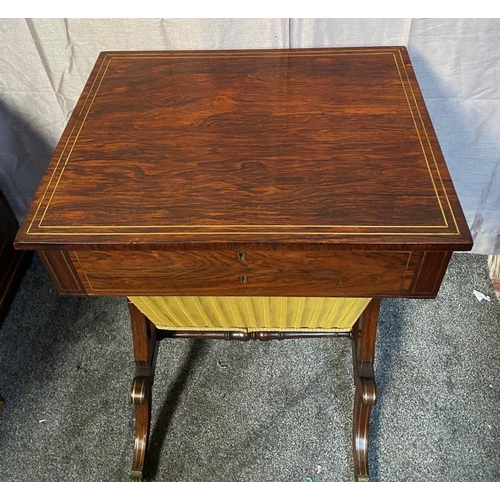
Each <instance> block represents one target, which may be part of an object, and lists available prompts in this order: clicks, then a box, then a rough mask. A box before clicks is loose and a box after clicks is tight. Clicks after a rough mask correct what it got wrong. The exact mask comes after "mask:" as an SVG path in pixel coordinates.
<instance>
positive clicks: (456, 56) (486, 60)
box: [0, 19, 500, 254]
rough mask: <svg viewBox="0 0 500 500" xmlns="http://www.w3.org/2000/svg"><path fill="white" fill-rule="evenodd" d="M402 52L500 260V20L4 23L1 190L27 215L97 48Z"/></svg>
mask: <svg viewBox="0 0 500 500" xmlns="http://www.w3.org/2000/svg"><path fill="white" fill-rule="evenodd" d="M370 45H405V46H406V47H407V48H408V51H409V53H410V57H411V59H412V62H413V64H414V68H415V72H416V74H417V78H418V80H419V82H420V85H421V88H422V92H423V94H424V97H425V100H426V103H427V106H428V108H429V112H430V115H431V118H432V121H433V123H434V127H435V129H436V132H437V135H438V138H439V141H440V143H441V147H442V149H443V153H444V156H445V158H446V161H447V164H448V167H449V169H450V172H451V175H452V178H453V181H454V184H455V187H456V190H457V192H458V195H459V198H460V201H461V203H462V207H463V209H464V211H465V215H466V217H467V221H468V223H469V227H470V228H471V232H472V236H473V238H474V248H473V252H475V253H480V254H500V20H499V19H0V189H1V190H2V191H3V192H4V194H5V196H6V197H7V199H8V200H9V202H10V204H11V206H12V208H13V210H14V212H15V214H16V216H17V218H18V219H19V220H21V219H22V217H23V216H24V214H25V212H26V209H27V207H28V205H29V202H30V200H31V198H32V196H33V195H34V192H35V189H36V187H37V185H38V182H39V181H40V179H41V176H42V174H43V172H44V171H45V168H46V167H47V164H48V162H49V160H50V156H51V154H52V151H53V149H54V147H55V146H56V144H57V141H58V139H59V137H60V135H61V133H62V131H63V128H64V126H65V124H66V122H67V120H68V118H69V115H70V113H71V111H72V109H73V106H74V105H75V103H76V100H77V98H78V96H79V95H80V92H81V90H82V88H83V86H84V84H85V81H86V79H87V77H88V75H89V73H90V70H91V69H92V66H93V64H94V62H95V59H96V58H97V55H98V54H99V52H101V51H103V50H180V49H184V50H189V49H248V48H251V49H257V48H260V49H268V48H290V47H292V48H295V47H339V46H370Z"/></svg>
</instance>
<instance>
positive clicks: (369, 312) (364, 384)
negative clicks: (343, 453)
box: [352, 299, 380, 481]
mask: <svg viewBox="0 0 500 500" xmlns="http://www.w3.org/2000/svg"><path fill="white" fill-rule="evenodd" d="M379 309H380V299H372V301H371V302H370V303H369V304H368V306H367V308H366V309H365V311H364V312H363V314H362V316H361V318H360V319H359V320H358V321H357V322H356V324H355V325H354V327H353V329H352V354H353V372H354V384H355V387H356V391H355V394H354V415H353V433H352V434H353V435H352V448H353V459H354V477H355V479H356V481H369V477H370V476H369V473H368V440H369V433H370V414H371V410H372V407H373V405H374V404H375V402H376V400H377V386H376V384H375V376H374V371H373V363H374V360H375V336H376V332H377V322H378V313H379Z"/></svg>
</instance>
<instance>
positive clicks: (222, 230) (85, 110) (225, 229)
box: [27, 49, 460, 236]
mask: <svg viewBox="0 0 500 500" xmlns="http://www.w3.org/2000/svg"><path fill="white" fill-rule="evenodd" d="M214 52H216V51H214ZM396 52H398V53H399V56H400V59H401V62H402V65H403V68H404V72H405V75H406V85H405V81H404V80H403V76H402V73H401V70H400V66H399V64H398V60H397V58H396ZM179 54H180V56H181V57H183V58H204V57H207V56H209V57H213V58H217V57H220V52H219V53H218V54H215V53H214V54H210V55H208V54H207V53H205V54H202V55H200V54H198V55H196V54H187V55H186V53H185V52H181V53H172V54H150V53H137V54H131V55H129V54H106V55H105V56H104V57H103V60H102V62H101V64H100V66H99V69H98V71H97V73H96V75H95V77H94V80H93V82H92V84H91V86H90V89H89V91H88V94H87V96H86V98H85V101H84V103H83V105H82V108H81V110H80V112H79V114H78V117H77V118H76V120H75V123H74V125H73V127H72V129H71V132H70V133H69V135H68V138H67V140H66V142H65V144H64V147H63V149H62V151H61V154H60V156H59V158H58V160H57V163H56V165H55V167H54V170H53V171H52V174H51V177H50V179H49V181H48V183H47V186H46V188H45V191H44V193H43V195H42V197H41V199H40V202H39V204H38V206H37V209H36V211H35V214H34V216H33V219H32V221H31V223H30V225H29V227H28V229H27V233H34V232H36V231H33V230H32V228H33V224H34V222H35V220H36V219H37V217H38V214H39V212H40V210H41V207H42V205H43V204H45V209H44V211H43V213H42V215H41V216H40V220H39V223H38V225H37V226H36V227H37V228H38V229H60V230H63V229H77V228H80V229H100V228H103V229H113V228H116V229H141V228H143V229H157V228H158V229H166V228H172V229H173V228H184V231H166V232H159V231H157V232H155V233H153V234H163V235H172V236H174V235H186V234H199V235H214V234H232V233H234V234H241V235H253V234H276V233H275V231H262V230H258V228H268V229H271V228H275V229H280V228H283V229H291V228H297V229H302V231H280V232H279V234H283V235H287V234H290V235H291V234H293V235H323V236H334V235H336V234H339V235H363V234H369V235H374V236H377V235H380V236H382V235H384V236H391V235H401V234H407V235H416V236H427V235H443V236H444V235H450V234H460V231H459V229H458V224H457V221H456V218H455V214H454V213H453V209H452V207H451V202H450V200H449V198H448V195H447V192H446V189H445V187H444V182H443V179H442V176H441V172H440V170H439V167H438V164H437V160H436V158H435V155H434V151H433V149H432V145H431V142H430V139H429V136H428V133H427V130H426V127H425V124H424V121H423V118H422V115H421V113H420V109H419V107H418V103H417V100H416V97H415V93H414V91H413V87H412V84H411V81H410V78H409V75H408V72H407V70H406V67H405V64H404V60H403V57H402V53H401V50H399V49H397V50H396V51H395V50H391V51H380V50H379V49H378V50H377V49H375V50H370V49H363V50H353V49H345V50H343V51H342V52H337V51H333V52H329V51H322V52H321V54H319V53H318V52H317V51H301V52H300V53H297V52H292V53H290V54H288V55H286V57H297V56H312V55H318V56H319V55H328V56H333V57H335V56H342V55H353V54H354V55H355V54H373V55H375V54H377V55H391V56H392V58H393V60H394V63H395V66H396V69H397V71H398V75H399V79H400V82H401V86H402V88H403V92H404V95H405V98H406V102H407V105H408V108H409V111H410V114H411V117H412V120H413V124H414V127H415V131H416V133H417V137H418V139H419V142H420V146H421V149H422V154H423V156H424V159H425V163H426V165H427V169H428V172H429V176H430V178H431V182H432V187H433V189H434V192H435V195H436V198H437V200H438V204H439V207H440V210H441V213H442V216H443V219H444V222H445V225H444V226H442V225H440V226H427V225H426V226H421V225H420V226H413V225H412V226H409V225H391V226H383V225H373V226H371V225H236V224H234V225H231V224H227V225H215V224H207V225H189V226H185V225H151V226H137V225H123V226H107V225H78V226H66V225H59V226H52V225H42V222H43V220H44V218H45V216H46V214H47V211H48V209H49V207H50V204H51V201H52V199H53V197H54V195H55V193H56V190H57V187H58V185H59V182H60V180H61V178H62V176H63V173H64V171H65V168H66V166H67V164H68V161H69V159H70V157H71V154H72V152H73V149H74V148H75V145H76V143H77V140H78V138H79V136H80V133H81V131H82V129H83V126H84V124H85V121H86V119H87V117H88V115H89V112H90V110H91V108H92V105H93V103H94V101H95V99H96V97H97V94H98V92H99V88H100V86H101V84H102V82H103V80H104V77H105V75H106V72H107V71H108V68H109V66H110V64H111V61H112V59H115V58H116V59H141V58H166V59H169V58H177V57H179ZM231 54H232V55H233V56H237V57H262V56H263V55H265V56H266V57H277V56H279V55H281V52H279V51H273V50H270V51H269V53H267V54H262V53H261V54H245V53H239V51H235V53H234V54H233V53H231ZM105 63H107V64H106V65H105V67H104V64H105ZM103 67H104V71H103ZM406 86H408V87H409V88H410V91H411V94H412V97H413V102H414V105H415V107H416V108H417V112H418V116H419V118H420V123H421V127H422V129H423V131H424V134H425V137H426V139H427V141H426V142H427V144H428V147H429V150H430V152H431V155H432V159H433V162H434V166H435V170H436V171H437V174H438V178H439V181H440V185H441V189H442V191H443V193H444V196H445V199H446V201H447V208H448V210H449V211H450V213H451V216H452V218H453V221H454V223H455V228H456V232H454V233H450V232H411V231H408V232H406V231H405V232H403V233H400V232H399V233H398V232H387V231H383V232H367V233H362V232H344V231H335V232H334V231H304V229H309V228H310V229H320V228H324V229H326V228H328V229H337V230H338V229H341V228H360V229H369V228H373V229H377V228H378V229H383V228H387V229H389V228H390V229H396V228H400V229H417V228H418V229H434V228H435V229H439V228H441V229H445V228H448V227H449V224H448V220H447V217H446V214H445V211H444V208H443V205H442V203H441V195H440V194H439V192H438V189H437V186H436V182H435V180H434V176H433V173H432V169H431V166H430V163H429V160H428V157H427V153H426V149H425V147H424V143H423V141H422V138H421V134H420V131H419V127H418V125H417V120H416V118H415V115H414V112H413V109H412V105H411V103H410V99H409V96H408V92H407V90H406ZM89 99H90V102H89ZM82 115H84V116H83V118H82ZM80 120H81V122H80ZM78 125H79V128H78V131H77V133H76V135H74V132H75V129H76V128H77V126H78ZM70 141H73V142H72V145H71V147H70V149H69V151H68V152H67V153H66V150H67V148H68V145H69V143H70ZM65 153H66V158H65V161H64V163H63V164H62V167H61V162H62V159H63V157H64V155H65ZM58 170H60V172H59V175H58V177H57V180H56V182H55V185H54V186H53V188H52V192H51V194H50V196H49V198H48V200H46V198H47V194H48V192H49V188H50V187H51V185H52V184H53V180H54V178H55V176H56V173H57V171H58ZM196 228H205V229H207V230H208V229H211V231H208V232H199V231H193V229H196ZM237 228H251V229H254V230H253V231H243V232H241V231H237V232H236V231H234V230H235V229H237ZM231 229H233V231H231ZM43 234H45V235H82V236H84V235H94V236H100V235H102V236H105V235H132V234H136V235H141V234H152V233H151V231H143V232H141V231H133V232H121V231H109V232H101V231H99V232H95V231H94V232H81V231H78V232H67V231H56V232H50V233H48V232H45V231H44V232H43Z"/></svg>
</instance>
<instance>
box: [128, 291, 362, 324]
mask: <svg viewBox="0 0 500 500" xmlns="http://www.w3.org/2000/svg"><path fill="white" fill-rule="evenodd" d="M129 300H130V301H131V302H133V303H134V304H135V305H136V306H137V308H138V309H139V310H140V311H141V312H142V313H143V314H144V315H145V316H146V317H147V318H148V319H149V320H150V321H152V323H153V324H154V325H155V326H156V327H157V328H159V329H160V330H200V331H216V330H220V331H228V330H234V331H243V332H252V331H307V330H315V331H316V330H317V331H329V332H336V331H349V330H350V329H351V328H352V326H353V325H354V323H355V322H356V320H357V319H358V318H359V316H360V315H361V313H362V312H363V311H364V309H365V308H366V306H367V305H368V303H369V302H370V300H371V299H369V298H333V297H326V298H325V297H190V296H179V297H177V296H173V297H166V296H161V297H155V296H151V297H146V296H141V297H129Z"/></svg>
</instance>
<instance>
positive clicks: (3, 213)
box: [0, 193, 32, 325]
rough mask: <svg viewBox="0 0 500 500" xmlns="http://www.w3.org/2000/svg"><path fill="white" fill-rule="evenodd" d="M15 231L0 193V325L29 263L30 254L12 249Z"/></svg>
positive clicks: (10, 214) (11, 215)
mask: <svg viewBox="0 0 500 500" xmlns="http://www.w3.org/2000/svg"><path fill="white" fill-rule="evenodd" d="M17 229H18V226H17V221H16V219H15V217H14V214H13V213H12V211H11V210H10V207H9V206H8V204H7V201H6V200H5V198H4V197H3V196H2V194H1V193H0V325H1V324H2V322H3V320H4V318H5V316H6V315H7V312H8V310H9V307H10V304H11V302H12V299H13V298H14V295H15V293H16V290H17V287H18V285H19V282H20V281H21V277H22V275H23V273H24V271H25V270H26V268H27V267H28V265H29V262H30V261H31V255H32V253H31V252H26V251H22V250H15V249H14V246H13V241H14V237H15V236H16V233H17Z"/></svg>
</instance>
